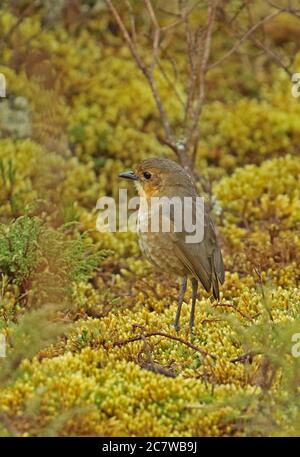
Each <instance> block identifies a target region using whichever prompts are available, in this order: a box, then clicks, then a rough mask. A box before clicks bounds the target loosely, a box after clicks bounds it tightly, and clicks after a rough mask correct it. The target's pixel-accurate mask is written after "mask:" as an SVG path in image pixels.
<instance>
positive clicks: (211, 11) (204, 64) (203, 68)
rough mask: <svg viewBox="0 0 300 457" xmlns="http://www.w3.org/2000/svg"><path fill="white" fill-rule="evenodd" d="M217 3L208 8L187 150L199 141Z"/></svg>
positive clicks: (212, 2)
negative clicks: (198, 132)
mask: <svg viewBox="0 0 300 457" xmlns="http://www.w3.org/2000/svg"><path fill="white" fill-rule="evenodd" d="M217 4H218V2H217V1H211V3H210V5H209V8H208V17H207V30H206V34H205V38H204V44H203V54H202V59H201V62H200V71H199V88H198V102H197V105H196V107H195V109H194V111H193V113H192V115H191V117H192V119H191V122H192V124H191V125H190V126H188V125H187V126H188V128H187V131H186V150H189V148H190V146H192V144H193V143H194V142H195V143H197V140H196V139H195V133H196V131H197V127H198V122H199V117H200V113H201V110H202V105H203V102H204V98H205V76H206V73H207V69H208V60H209V56H210V51H211V38H212V32H213V25H214V19H215V14H216V7H217ZM198 44H199V43H198ZM194 159H195V157H193V161H192V164H193V162H194Z"/></svg>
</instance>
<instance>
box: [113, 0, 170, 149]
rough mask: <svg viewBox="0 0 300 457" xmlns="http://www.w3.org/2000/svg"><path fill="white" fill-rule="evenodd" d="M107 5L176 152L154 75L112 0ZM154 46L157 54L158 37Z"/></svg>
mask: <svg viewBox="0 0 300 457" xmlns="http://www.w3.org/2000/svg"><path fill="white" fill-rule="evenodd" d="M105 3H106V5H107V7H108V9H109V10H110V12H111V13H112V15H113V16H114V18H115V20H116V22H117V24H118V26H119V28H120V30H121V33H122V35H123V38H124V39H125V41H126V43H127V45H128V48H129V50H130V52H131V55H132V57H133V58H134V60H135V61H136V63H137V65H138V67H139V69H140V70H141V71H142V72H143V74H144V76H145V77H146V79H147V80H148V82H149V85H150V89H151V91H152V95H153V97H154V100H155V103H156V106H157V109H158V111H159V114H160V118H161V121H162V124H163V127H164V130H165V132H166V136H167V140H168V142H169V144H170V145H172V149H173V150H174V151H176V150H177V148H176V139H175V137H174V135H173V132H172V129H171V126H170V123H169V120H168V116H167V113H166V111H165V109H164V106H163V103H162V100H161V97H160V95H159V93H158V89H157V86H156V82H155V80H154V78H153V73H152V71H151V70H150V69H149V68H148V67H147V66H146V65H145V63H144V62H143V61H142V59H141V56H140V54H139V52H138V50H137V47H136V45H135V43H134V42H133V41H132V39H131V37H130V35H129V33H128V31H127V29H126V27H125V24H124V22H123V21H122V19H121V17H120V15H119V13H118V11H117V10H116V8H115V7H114V5H113V3H112V1H111V0H105ZM154 45H155V52H156V47H157V46H158V41H157V36H156V37H155V43H154Z"/></svg>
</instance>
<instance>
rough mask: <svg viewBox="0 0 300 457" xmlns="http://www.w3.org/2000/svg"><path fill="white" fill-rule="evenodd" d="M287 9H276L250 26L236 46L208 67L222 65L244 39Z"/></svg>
mask: <svg viewBox="0 0 300 457" xmlns="http://www.w3.org/2000/svg"><path fill="white" fill-rule="evenodd" d="M286 11H287V9H286V8H282V9H281V10H278V11H275V12H274V13H271V14H269V15H268V16H266V17H264V18H262V19H261V20H260V21H258V22H257V23H256V24H254V25H253V26H252V27H250V28H249V29H248V30H247V32H245V33H244V35H243V36H242V37H241V38H240V39H239V40H238V41H237V42H236V43H235V44H234V46H233V47H232V48H231V49H230V50H229V51H228V52H226V54H225V55H224V56H223V57H221V58H220V59H219V60H217V61H216V62H214V63H212V64H210V65H209V66H208V69H209V70H211V69H212V68H215V67H216V66H218V65H220V64H221V63H223V62H224V60H226V59H227V58H228V57H230V56H231V55H232V54H233V53H234V52H236V51H237V50H238V49H239V47H240V46H241V45H242V44H243V43H244V41H246V40H247V38H249V37H250V35H252V33H254V32H255V31H256V30H257V29H258V28H259V27H261V26H262V25H263V24H265V23H266V22H268V21H270V20H271V19H274V18H275V17H276V16H278V15H279V14H281V13H283V12H286Z"/></svg>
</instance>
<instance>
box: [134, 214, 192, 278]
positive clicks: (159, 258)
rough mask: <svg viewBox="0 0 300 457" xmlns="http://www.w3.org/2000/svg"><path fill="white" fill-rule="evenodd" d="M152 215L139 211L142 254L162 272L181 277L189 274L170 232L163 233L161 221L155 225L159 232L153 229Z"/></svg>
mask: <svg viewBox="0 0 300 457" xmlns="http://www.w3.org/2000/svg"><path fill="white" fill-rule="evenodd" d="M151 222H152V220H151V215H150V213H149V212H148V211H143V210H142V209H140V210H139V213H138V235H139V244H140V248H141V251H142V253H143V254H144V255H145V256H146V257H147V258H148V260H149V261H150V262H151V263H153V264H154V265H155V266H157V267H158V268H160V269H161V270H164V271H167V272H168V273H173V274H176V275H179V276H185V275H186V274H188V272H187V270H186V267H185V266H184V265H183V264H182V262H181V261H180V260H179V259H178V257H177V256H176V254H175V251H174V241H173V240H172V236H171V234H170V232H163V231H162V225H161V220H160V221H158V223H156V224H154V225H155V228H156V229H158V231H153V230H152V229H153V227H151Z"/></svg>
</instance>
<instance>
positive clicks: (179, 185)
mask: <svg viewBox="0 0 300 457" xmlns="http://www.w3.org/2000/svg"><path fill="white" fill-rule="evenodd" d="M119 177H120V178H126V179H131V180H133V181H134V183H135V185H136V187H137V190H138V193H139V195H140V196H141V197H146V198H151V197H161V196H170V197H171V196H173V195H177V194H178V193H182V192H184V188H185V189H191V188H194V185H193V182H192V179H191V177H190V176H189V174H188V173H187V172H186V171H185V170H184V169H183V168H182V167H181V166H180V165H178V164H177V163H176V162H173V161H172V160H169V159H163V158H158V157H155V158H152V159H146V160H143V161H142V162H140V163H139V164H138V165H137V166H136V167H135V169H134V170H133V171H126V172H123V173H120V174H119Z"/></svg>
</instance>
